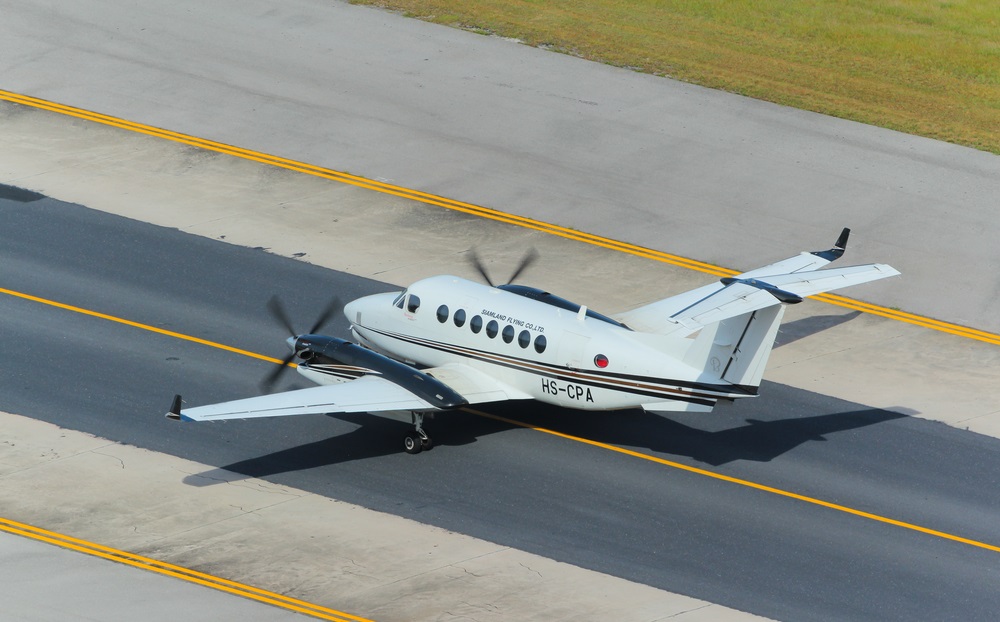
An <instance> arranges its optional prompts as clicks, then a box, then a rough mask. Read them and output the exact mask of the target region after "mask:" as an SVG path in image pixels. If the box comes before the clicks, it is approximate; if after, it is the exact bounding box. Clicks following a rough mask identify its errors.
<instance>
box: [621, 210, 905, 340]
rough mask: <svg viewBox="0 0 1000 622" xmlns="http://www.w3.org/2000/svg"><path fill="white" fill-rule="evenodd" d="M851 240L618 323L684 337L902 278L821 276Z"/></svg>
mask: <svg viewBox="0 0 1000 622" xmlns="http://www.w3.org/2000/svg"><path fill="white" fill-rule="evenodd" d="M849 235H850V229H844V230H843V231H842V232H841V234H840V237H839V238H837V242H836V244H835V245H834V246H833V248H831V249H829V250H826V251H814V252H805V253H800V254H798V255H796V256H794V257H790V258H788V259H785V260H782V261H779V262H777V263H773V264H770V265H768V266H764V267H762V268H757V269H756V270H750V271H749V272H744V273H742V274H739V275H737V276H735V277H730V278H725V279H722V280H721V281H720V282H717V283H712V284H711V285H705V286H704V287H699V288H697V289H694V290H691V291H689V292H685V293H683V294H678V295H676V296H672V297H670V298H665V299H663V300H660V301H658V302H654V303H652V304H648V305H645V306H642V307H639V308H637V309H633V310H631V311H627V312H625V313H623V314H620V315H618V316H616V317H615V319H617V320H620V321H621V322H623V323H625V324H626V325H628V326H629V327H630V328H633V329H635V330H638V331H641V332H650V333H660V334H670V333H679V334H681V335H684V334H690V333H693V332H695V331H697V330H698V329H700V328H702V327H704V326H707V325H708V324H711V323H713V322H718V321H721V320H724V319H726V318H729V317H734V316H737V315H740V314H743V313H747V312H749V311H756V310H757V309H762V308H764V307H768V306H771V305H775V304H778V303H781V302H784V303H796V302H799V301H800V300H801V299H802V298H804V297H806V296H812V295H815V294H819V293H822V292H828V291H831V290H834V289H838V288H841V287H846V286H848V285H857V284H859V283H866V282H868V281H873V280H875V279H881V278H885V277H889V276H894V275H897V274H899V272H897V271H896V270H895V269H894V268H892V267H891V266H887V265H885V264H869V265H866V266H854V267H851V268H841V269H833V270H818V269H817V268H822V267H823V266H825V265H827V264H828V263H830V262H831V261H834V260H836V259H838V258H840V257H841V256H842V255H843V254H844V249H845V248H846V247H847V238H848V236H849Z"/></svg>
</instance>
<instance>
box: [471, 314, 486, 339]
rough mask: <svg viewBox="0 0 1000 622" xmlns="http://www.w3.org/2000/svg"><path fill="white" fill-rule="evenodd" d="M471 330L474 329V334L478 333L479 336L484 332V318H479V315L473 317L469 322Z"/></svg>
mask: <svg viewBox="0 0 1000 622" xmlns="http://www.w3.org/2000/svg"><path fill="white" fill-rule="evenodd" d="M469 328H471V329H472V332H474V333H476V334H477V335H478V334H479V331H481V330H483V318H482V316H479V315H474V316H472V319H471V320H469Z"/></svg>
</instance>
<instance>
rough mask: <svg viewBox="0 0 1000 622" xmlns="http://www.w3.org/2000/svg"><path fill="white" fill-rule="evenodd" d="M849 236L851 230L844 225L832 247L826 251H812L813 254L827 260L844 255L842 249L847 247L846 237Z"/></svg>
mask: <svg viewBox="0 0 1000 622" xmlns="http://www.w3.org/2000/svg"><path fill="white" fill-rule="evenodd" d="M850 236H851V230H850V229H848V228H847V227H844V230H843V231H841V232H840V237H839V238H837V241H836V242H835V243H834V245H833V248H831V249H830V250H827V251H814V252H813V255H816V256H817V257H819V258H821V259H826V260H827V261H833V260H834V259H840V258H841V257H842V256H843V255H844V251H845V250H846V249H847V238H849V237H850Z"/></svg>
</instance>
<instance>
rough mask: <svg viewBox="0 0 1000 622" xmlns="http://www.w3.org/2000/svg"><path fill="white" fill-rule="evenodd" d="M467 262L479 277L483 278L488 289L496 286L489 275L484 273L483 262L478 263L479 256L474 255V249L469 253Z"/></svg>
mask: <svg viewBox="0 0 1000 622" xmlns="http://www.w3.org/2000/svg"><path fill="white" fill-rule="evenodd" d="M469 261H470V262H472V267H473V268H475V269H476V271H477V272H479V274H480V276H482V277H483V280H484V281H486V283H487V284H488V285H489V286H490V287H496V285H494V284H493V279H491V278H490V275H489V273H488V272H486V267H485V266H483V262H481V261H479V255H478V254H476V251H475V249H472V250H470V251H469Z"/></svg>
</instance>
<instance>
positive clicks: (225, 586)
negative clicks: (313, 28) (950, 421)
mask: <svg viewBox="0 0 1000 622" xmlns="http://www.w3.org/2000/svg"><path fill="white" fill-rule="evenodd" d="M0 100H6V101H10V102H13V103H17V104H22V105H25V106H31V107H34V108H38V109H41V110H48V111H50V112H56V113H59V114H64V115H67V116H72V117H76V118H79V119H84V120H87V121H92V122H95V123H101V124H103V125H108V126H112V127H117V128H121V129H126V130H129V131H133V132H137V133H140V134H146V135H149V136H155V137H157V138H163V139H166V140H170V141H173V142H177V143H182V144H185V145H190V146H193V147H199V148H202V149H207V150H210V151H214V152H217V153H223V154H227V155H231V156H235V157H238V158H243V159H245V160H251V161H254V162H259V163H262V164H269V165H272V166H277V167H280V168H284V169H287V170H291V171H296V172H299V173H305V174H308V175H313V176H316V177H322V178H324V179H330V180H333V181H338V182H341V183H346V184H350V185H353V186H357V187H360V188H366V189H369V190H374V191H376V192H382V193H384V194H390V195H393V196H398V197H402V198H405V199H410V200H413V201H419V202H421V203H425V204H428V205H436V206H438V207H443V208H446V209H450V210H454V211H458V212H463V213H466V214H471V215H475V216H479V217H482V218H488V219H490V220H494V221H497V222H502V223H506V224H511V225H516V226H519V227H524V228H527V229H532V230H535V231H540V232H543V233H548V234H550V235H556V236H559V237H562V238H565V239H569V240H575V241H578V242H583V243H586V244H591V245H594V246H599V247H602V248H607V249H610V250H615V251H618V252H622V253H628V254H630V255H634V256H637V257H643V258H646V259H652V260H655V261H660V262H663V263H667V264H671V265H675V266H679V267H683V268H688V269H691V270H697V271H698V272H703V273H705V274H710V275H713V276H718V277H723V276H733V275H736V274H738V271H736V270H731V269H728V268H723V267H720V266H715V265H712V264H708V263H704V262H700V261H696V260H693V259H687V258H685V257H680V256H678V255H673V254H670V253H664V252H662V251H656V250H652V249H648V248H643V247H641V246H636V245H633V244H628V243H625V242H619V241H617V240H612V239H610V238H606V237H602V236H598V235H593V234H590V233H584V232H581V231H575V230H573V229H569V228H566V227H560V226H558V225H554V224H550V223H545V222H541V221H538V220H535V219H532V218H527V217H523V216H516V215H512V214H506V213H504V212H500V211H497V210H493V209H490V208H487V207H482V206H478V205H473V204H469V203H463V202H461V201H455V200H453V199H448V198H445V197H440V196H437V195H433V194H429V193H425V192H420V191H418V190H411V189H409V188H403V187H400V186H394V185H392V184H387V183H383V182H378V181H374V180H370V179H366V178H364V177H359V176H356V175H350V174H348V173H343V172H339V171H334V170H331V169H327V168H323V167H319V166H314V165H311V164H306V163H303V162H298V161H296V160H290V159H287V158H281V157H278V156H272V155H268V154H264V153H260V152H257V151H251V150H249V149H242V148H239V147H233V146H231V145H226V144H224V143H219V142H215V141H211V140H206V139H203V138H197V137H194V136H189V135H186V134H181V133H179V132H172V131H170V130H163V129H160V128H155V127H151V126H148V125H143V124H141V123H135V122H132V121H125V120H122V119H118V118H116V117H112V116H108V115H104V114H100V113H96V112H91V111H88V110H83V109H80V108H74V107H72V106H66V105H63V104H57V103H53V102H49V101H46V100H43V99H38V98H35V97H29V96H26V95H20V94H17V93H12V92H9V91H3V90H0ZM0 293H4V294H8V295H10V296H15V297H18V298H22V299H25V300H30V301H32V302H37V303H42V304H46V305H50V306H54V307H57V308H60V309H64V310H67V311H72V312H74V313H81V314H84V315H89V316H92V317H96V318H100V319H104V320H108V321H112V322H116V323H119V324H124V325H126V326H131V327H134V328H140V329H142V330H147V331H151V332H154V333H158V334H161V335H164V336H167V337H173V338H176V339H183V340H186V341H191V342H194V343H199V344H202V345H206V346H210V347H213V348H219V349H222V350H226V351H229V352H233V353H235V354H241V355H243V356H249V357H252V358H256V359H260V360H264V361H268V362H272V363H276V364H280V363H281V361H280V360H278V359H276V358H273V357H269V356H264V355H261V354H257V353H255V352H250V351H248V350H242V349H239V348H234V347H232V346H227V345H225V344H221V343H217V342H213V341H208V340H204V339H200V338H198V337H193V336H190V335H185V334H183V333H177V332H174V331H169V330H165V329H162V328H157V327H155V326H150V325H148V324H141V323H139V322H133V321H131V320H125V319H122V318H118V317H115V316H111V315H107V314H104V313H99V312H96V311H91V310H89V309H83V308H81V307H75V306H72V305H67V304H63V303H60V302H56V301H52V300H47V299H44V298H40V297H37V296H33V295H30V294H25V293H22V292H17V291H13V290H9V289H4V288H0ZM814 298H815V299H816V300H821V301H824V302H827V303H830V304H834V305H837V306H840V307H844V308H847V309H852V310H856V311H862V312H865V313H871V314H873V315H878V316H881V317H886V318H890V319H894V320H897V321H901V322H906V323H908V324H914V325H917V326H922V327H925V328H930V329H933V330H937V331H941V332H945V333H949V334H953V335H957V336H960V337H966V338H968V339H975V340H977V341H983V342H986V343H992V344H995V345H1000V335H996V334H994V333H988V332H986V331H981V330H977V329H973V328H968V327H964V326H960V325H957V324H952V323H949V322H943V321H940V320H934V319H931V318H926V317H923V316H919V315H915V314H912V313H906V312H904V311H898V310H895V309H889V308H887V307H882V306H879V305H873V304H869V303H864V302H860V301H856V300H852V299H850V298H846V297H843V296H838V295H835V294H821V295H819V296H815V297H814ZM470 412H472V413H474V414H476V415H479V416H483V417H488V418H491V419H496V420H499V421H503V422H505V423H508V424H511V425H516V426H520V427H524V428H529V429H533V430H536V431H538V432H542V433H545V434H550V435H553V436H558V437H561V438H565V439H568V440H572V441H575V442H579V443H585V444H588V445H591V446H594V447H599V448H601V449H605V450H607V451H613V452H616V453H620V454H624V455H627V456H631V457H634V458H639V459H642V460H647V461H650V462H654V463H658V464H662V465H664V466H668V467H671V468H675V469H679V470H683V471H687V472H690V473H695V474H698V475H703V476H705V477H711V478H713V479H717V480H721V481H726V482H729V483H733V484H737V485H740V486H746V487H748V488H753V489H756V490H760V491H763V492H767V493H771V494H776V495H779V496H783V497H788V498H791V499H796V500H799V501H803V502H806V503H810V504H814V505H819V506H822V507H826V508H829V509H833V510H837V511H840V512H845V513H848V514H853V515H855V516H859V517H861V518H866V519H869V520H874V521H877V522H881V523H885V524H889V525H894V526H896V527H902V528H905V529H910V530H913V531H918V532H921V533H925V534H928V535H931V536H935V537H938V538H944V539H947V540H952V541H955V542H960V543H963V544H967V545H970V546H975V547H978V548H982V549H987V550H990V551H995V552H1000V547H998V546H995V545H991V544H987V543H984V542H979V541H976V540H971V539H968V538H962V537H960V536H955V535H952V534H948V533H945V532H942V531H937V530H934V529H928V528H926V527H921V526H919V525H914V524H912V523H906V522H903V521H898V520H895V519H891V518H886V517H884V516H879V515H877V514H872V513H870V512H863V511H861V510H856V509H853V508H849V507H846V506H842V505H838V504H834V503H830V502H827V501H823V500H821V499H816V498H813V497H808V496H805V495H800V494H797V493H793V492H789V491H785V490H781V489H778V488H773V487H771V486H765V485H763V484H758V483H755V482H751V481H748V480H742V479H738V478H734V477H730V476H727V475H722V474H720V473H715V472H712V471H708V470H705V469H700V468H697V467H692V466H688V465H685V464H681V463H679V462H674V461H671V460H666V459H663V458H658V457H655V456H651V455H648V454H643V453H640V452H635V451H632V450H628V449H624V448H621V447H616V446H614V445H608V444H605V443H600V442H597V441H592V440H588V439H585V438H581V437H576V436H571V435H568V434H564V433H561V432H557V431H554V430H549V429H545V428H539V427H536V426H532V425H530V424H527V423H523V422H520V421H516V420H513V419H507V418H504V417H499V416H496V415H491V414H489V413H484V412H481V411H473V410H470ZM0 530H3V531H6V532H9V533H14V534H18V535H22V536H25V537H29V538H33V539H35V540H40V541H43V542H48V543H50V544H55V545H57V546H62V547H64V548H69V549H73V550H77V551H80V552H83V553H87V554H90V555H95V556H97V557H102V558H105V559H110V560H113V561H118V562H121V563H125V564H128V565H131V566H136V567H139V568H144V569H146V570H151V571H154V572H159V573H161V574H165V575H168V576H173V577H176V578H180V579H184V580H186V581H190V582H192V583H197V584H200V585H204V586H206V587H211V588H214V589H218V590H221V591H224V592H229V593H232V594H237V595H240V596H244V597H247V598H251V599H254V600H257V601H260V602H265V603H269V604H272V605H276V606H278V607H282V608H285V609H289V610H292V611H297V612H299V613H303V614H306V615H310V616H313V617H316V618H320V619H324V620H336V621H340V622H344V621H356V622H357V621H360V622H364V621H365V619H364V618H360V617H357V616H353V615H350V614H347V613H343V612H339V611H335V610H333V609H328V608H325V607H321V606H318V605H313V604H311V603H307V602H304V601H300V600H297V599H293V598H289V597H285V596H282V595H280V594H275V593H273V592H268V591H266V590H261V589H258V588H254V587H250V586H246V585H243V584H240V583H237V582H234V581H229V580H227V579H221V578H218V577H213V576H211V575H207V574H204V573H199V572H196V571H193V570H189V569H186V568H182V567H180V566H174V565H172V564H167V563H165V562H160V561H157V560H153V559H150V558H146V557H142V556H139V555H134V554H132V553H127V552H124V551H119V550H117V549H112V548H110V547H105V546H102V545H98V544H94V543H90V542H86V541H84V540H80V539H77V538H72V537H70V536H65V535H62V534H57V533H55V532H50V531H46V530H44V529H40V528H37V527H32V526H30V525H25V524H22V523H17V522H15V521H10V520H7V519H3V518H0Z"/></svg>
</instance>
